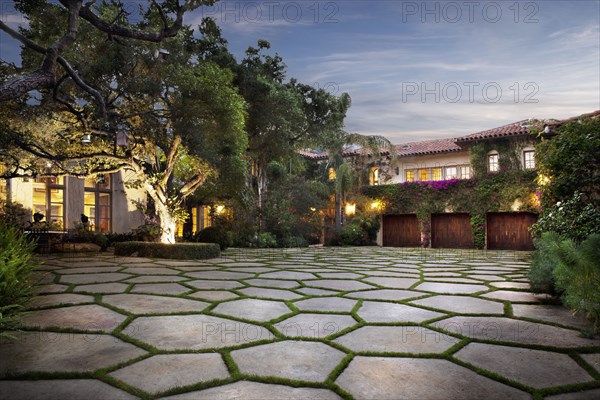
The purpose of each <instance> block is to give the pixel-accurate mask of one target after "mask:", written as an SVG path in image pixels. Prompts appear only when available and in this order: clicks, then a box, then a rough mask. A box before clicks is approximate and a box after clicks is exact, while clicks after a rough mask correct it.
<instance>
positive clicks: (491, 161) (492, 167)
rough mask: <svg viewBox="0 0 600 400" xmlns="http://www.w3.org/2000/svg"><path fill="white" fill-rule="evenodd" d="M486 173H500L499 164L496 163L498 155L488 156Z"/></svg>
mask: <svg viewBox="0 0 600 400" xmlns="http://www.w3.org/2000/svg"><path fill="white" fill-rule="evenodd" d="M488 171H490V172H498V171H500V164H499V163H498V153H491V154H488Z"/></svg>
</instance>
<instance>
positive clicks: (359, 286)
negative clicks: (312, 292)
mask: <svg viewBox="0 0 600 400" xmlns="http://www.w3.org/2000/svg"><path fill="white" fill-rule="evenodd" d="M304 284H305V285H306V286H313V287H318V288H325V289H333V290H343V291H347V290H363V289H374V288H375V287H374V286H371V285H367V284H366V283H362V282H358V281H351V280H334V279H317V280H314V281H304Z"/></svg>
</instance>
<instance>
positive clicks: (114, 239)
mask: <svg viewBox="0 0 600 400" xmlns="http://www.w3.org/2000/svg"><path fill="white" fill-rule="evenodd" d="M106 238H107V239H108V242H109V243H110V245H111V246H112V245H113V244H114V243H121V242H133V241H135V234H134V233H133V232H127V233H115V232H109V233H107V234H106Z"/></svg>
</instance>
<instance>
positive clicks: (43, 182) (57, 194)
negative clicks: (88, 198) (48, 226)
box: [31, 176, 65, 228]
mask: <svg viewBox="0 0 600 400" xmlns="http://www.w3.org/2000/svg"><path fill="white" fill-rule="evenodd" d="M32 186H33V189H32V190H33V193H32V196H31V198H32V201H31V205H32V214H35V213H41V214H43V215H44V218H45V221H47V222H52V223H54V224H56V225H57V227H58V228H64V227H65V221H64V216H65V213H64V211H65V182H64V177H62V176H59V177H50V178H36V179H35V182H33V185H32Z"/></svg>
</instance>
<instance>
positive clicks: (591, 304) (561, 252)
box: [551, 234, 600, 332]
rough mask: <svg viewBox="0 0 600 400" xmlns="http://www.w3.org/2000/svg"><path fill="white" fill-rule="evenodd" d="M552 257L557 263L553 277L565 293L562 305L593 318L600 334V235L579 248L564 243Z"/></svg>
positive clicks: (585, 241)
mask: <svg viewBox="0 0 600 400" xmlns="http://www.w3.org/2000/svg"><path fill="white" fill-rule="evenodd" d="M551 254H552V256H553V257H554V258H555V259H556V260H557V262H558V266H557V267H556V269H555V270H554V277H555V279H556V286H557V287H558V288H559V289H562V290H564V293H563V296H562V300H563V303H564V304H565V305H566V306H567V307H569V308H571V309H572V310H573V311H575V312H579V313H582V314H584V315H585V316H587V317H588V318H590V319H591V320H592V322H593V324H594V330H595V331H596V332H598V331H600V235H599V234H593V235H590V236H589V237H588V238H587V239H585V240H584V241H583V242H581V244H579V245H577V244H576V243H575V242H574V241H572V240H569V239H566V240H563V241H562V242H560V244H558V245H557V246H555V247H553V249H552V251H551Z"/></svg>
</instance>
